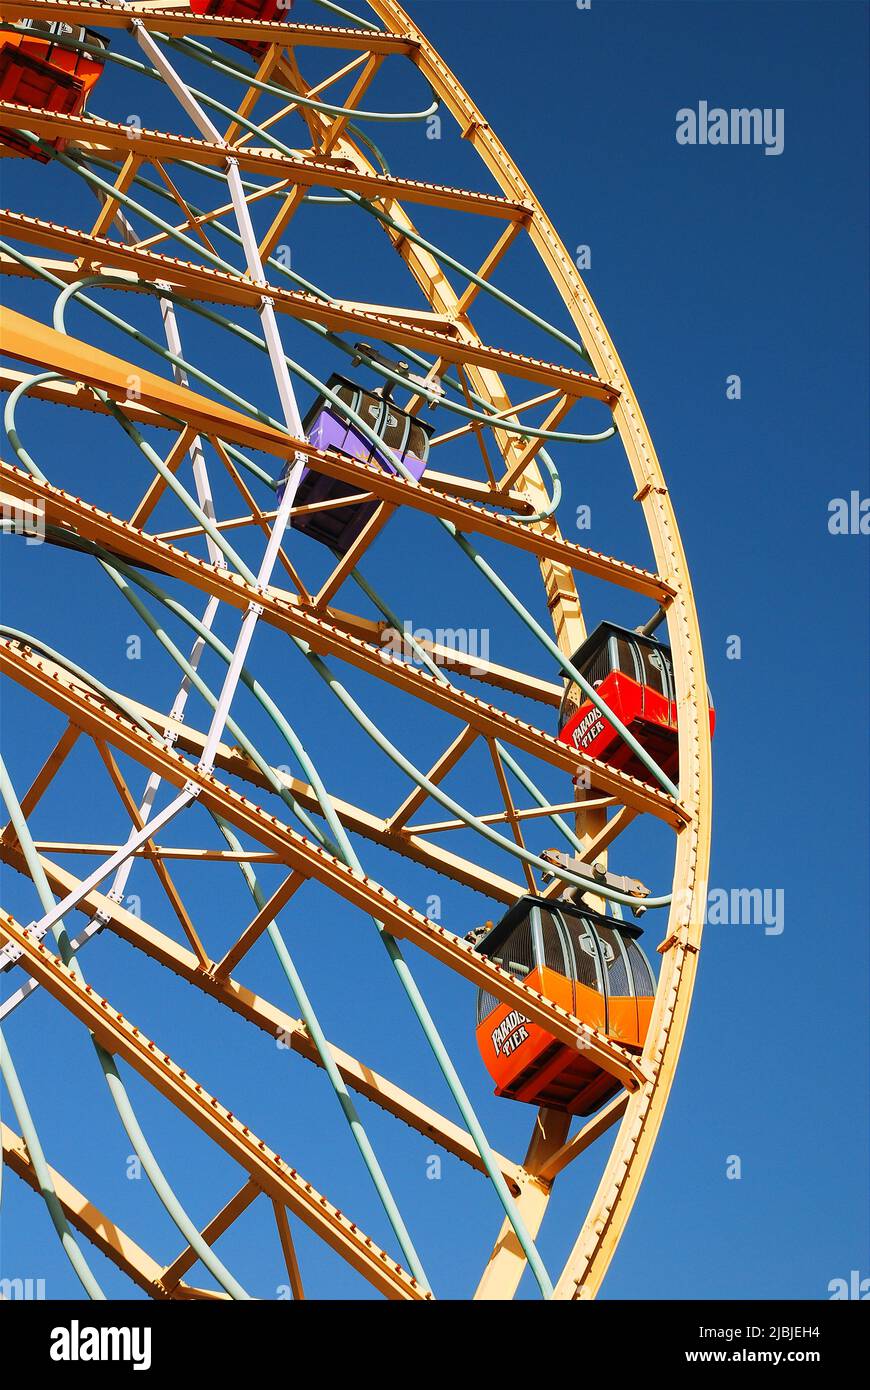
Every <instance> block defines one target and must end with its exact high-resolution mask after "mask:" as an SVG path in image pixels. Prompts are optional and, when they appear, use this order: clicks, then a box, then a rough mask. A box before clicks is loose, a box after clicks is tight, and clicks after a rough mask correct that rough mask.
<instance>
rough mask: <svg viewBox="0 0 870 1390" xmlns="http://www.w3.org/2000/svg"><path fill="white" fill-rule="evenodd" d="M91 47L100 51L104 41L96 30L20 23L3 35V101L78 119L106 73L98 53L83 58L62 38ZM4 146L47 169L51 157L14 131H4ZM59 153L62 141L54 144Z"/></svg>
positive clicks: (39, 22)
mask: <svg viewBox="0 0 870 1390" xmlns="http://www.w3.org/2000/svg"><path fill="white" fill-rule="evenodd" d="M61 38H63V39H71V40H73V41H74V42H76V43H84V42H87V43H89V44H93V45H94V46H96V47H97V48H99V49H105V48H106V47H107V44H106V41H105V39H104V38H102V37H101V35H100V34H96V33H94V31H93V30H92V29H84V28H82V27H81V26H80V25H76V24H63V23H62V22H61V21H59V20H48V19H22V20H21V22H20V23H19V24H16V26H15V28H14V29H12V30H7V31H5V32H3V33H0V98H2V100H3V101H14V102H18V103H19V105H21V106H38V107H40V108H42V109H43V110H45V111H63V112H65V113H66V114H68V115H72V116H80V115H81V113H82V112H83V111H84V109H85V106H86V104H87V100H88V96H89V94H90V91H91V88H92V87H93V86H94V85H95V83H96V82H97V80H98V78H99V76H100V73H101V72H102V71H103V67H104V65H105V60H104V58H103V57H102V55H101V54H100V53H83V52H81V51H80V50H79V49H76V48H68V47H66V46H65V45H63V44H60V43H58V42H57V40H58V39H61ZM0 143H2V144H4V145H7V146H9V148H10V149H13V150H17V151H18V152H19V153H20V154H26V155H29V156H30V158H31V159H38V160H39V161H40V163H41V164H46V163H47V162H48V160H49V159H50V157H51V156H50V155H47V154H45V153H44V151H43V150H41V149H40V148H39V146H38V145H35V144H33V143H32V142H31V141H30V140H25V139H24V137H23V136H21V135H19V134H17V132H16V131H14V130H8V129H3V130H2V131H0ZM50 143H51V144H52V145H53V147H54V148H55V149H57V150H60V149H63V147H64V144H65V142H64V141H63V140H54V141H52V142H50Z"/></svg>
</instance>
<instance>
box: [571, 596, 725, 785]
mask: <svg viewBox="0 0 870 1390" xmlns="http://www.w3.org/2000/svg"><path fill="white" fill-rule="evenodd" d="M571 664H572V666H574V667H576V669H577V670H578V671H579V673H580V675H581V676H583V677H584V679H585V680H586V681H587V682H588V683H589V685H591V686H592V687H593V689H594V690H595V692H596V693H597V694H598V695H600V696H601V699H602V700H603V701H604V703H605V704H606V705H607V706H608V708H609V709H611V710H612V711H613V713H614V714H615V715H616V717H617V718H618V719H620V720H621V721H622V723H623V724H624V725H625V726H626V728H627V729H628V730H629V731H630V732H631V733H632V734H633V735H634V737H635V738H636V739H637V741H638V743H639V744H640V745H641V746H642V747H643V748H644V749H645V751H646V752H647V753H649V755H650V757H651V758H654V759H655V761H656V762H657V763H658V765H659V767H660V768H661V770H662V772H664V773H665V774H666V775H667V776H668V777H670V778H671V780H672V781H675V780H676V779H677V775H678V771H679V753H678V748H677V703H676V699H677V697H676V688H675V686H674V673H673V666H672V663H671V649H670V647H669V646H667V644H666V643H664V642H659V641H657V640H656V638H655V637H648V636H646V635H645V634H643V633H640V632H632V631H631V630H630V629H629V628H626V627H618V626H617V625H616V623H601V624H600V625H599V626H598V627H597V628H596V629H595V631H594V632H593V633H592V634H591V635H590V636H589V637H587V639H586V641H585V642H584V643H583V645H582V646H581V647H579V648H578V650H577V651H576V652H575V653H574V655H573V657H572V658H571ZM715 723H716V715H715V711H714V710H713V708H712V705H711V708H710V733H711V734H712V733H713V729H714V727H715ZM559 739H560V740H561V742H562V743H567V744H568V745H569V747H571V748H577V749H579V750H580V752H582V753H589V754H590V755H591V756H592V757H593V758H598V759H599V760H600V761H601V762H604V763H607V764H608V765H609V766H610V767H615V768H618V769H619V770H621V771H623V772H628V773H630V775H631V776H632V777H637V778H639V779H640V780H641V781H642V782H650V781H651V774H650V773H649V772H648V770H647V769H646V768H645V767H644V766H643V764H642V763H641V761H640V759H639V758H638V757H637V756H636V755H635V754H634V753H633V752H632V751H631V749H630V748H629V747H628V745H627V743H625V741H624V739H623V738H622V737H621V736H620V734H618V733H617V731H616V729H615V728H614V727H613V725H612V724H611V723H610V721H609V720H608V719H607V718H606V716H605V715H603V714H602V713H601V711H600V710H599V709H598V707H597V705H594V704H593V703H592V701H591V700H589V699H587V698H586V696H585V695H584V694H583V692H582V690H580V689H579V687H578V686H577V685H576V684H575V683H574V682H573V681H569V682H568V685H567V687H566V689H565V693H564V695H563V697H562V705H561V709H560V710H559Z"/></svg>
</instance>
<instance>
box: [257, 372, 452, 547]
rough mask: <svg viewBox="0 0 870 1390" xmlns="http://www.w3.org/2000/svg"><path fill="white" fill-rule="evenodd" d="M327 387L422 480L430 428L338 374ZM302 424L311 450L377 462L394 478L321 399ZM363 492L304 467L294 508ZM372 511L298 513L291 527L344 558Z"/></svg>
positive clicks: (383, 459) (371, 507) (367, 506)
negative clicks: (320, 450)
mask: <svg viewBox="0 0 870 1390" xmlns="http://www.w3.org/2000/svg"><path fill="white" fill-rule="evenodd" d="M327 386H328V388H329V390H330V391H333V392H334V393H335V395H337V396H338V398H339V400H341V401H344V402H345V404H346V405H348V406H350V408H351V409H352V410H354V411H356V413H357V414H358V415H360V416H361V417H362V419H363V420H365V422H366V424H367V425H370V426H371V428H372V430H373V431H374V433H375V434H377V435H378V437H379V438H381V439H382V440H383V441H384V443H385V445H386V446H387V448H388V449H391V450H392V452H393V453H394V454H395V455H396V457H397V458H399V459H400V460H401V461H402V463H404V465H405V467H406V468H407V469H408V471H409V472H410V473H412V474H413V476H414V477H415V478H416V479H418V480H419V479H420V478H421V477H422V476H423V473H424V472H425V470H426V463H427V461H428V458H429V439H430V436H431V435H432V433H433V432H434V426H433V425H429V424H427V423H426V422H425V421H423V420H418V419H417V417H416V416H415V415H409V414H408V412H407V411H405V410H400V409H399V407H398V406H397V405H396V404H395V402H394V401H392V400H390V399H389V397H388V396H384V395H381V394H380V393H379V392H377V391H367V390H365V389H364V388H363V387H362V386H359V385H357V383H356V382H354V381H351V380H350V379H349V378H348V377H344V376H339V375H337V374H336V375H334V376H331V377H330V378H329V381H328V382H327ZM302 423H303V426H304V428H305V433H306V435H307V437H308V441H309V443H310V444H312V445H313V446H314V447H315V448H316V449H323V450H325V451H327V452H333V453H339V454H347V455H348V456H349V457H350V458H352V459H361V460H362V461H363V462H364V463H376V464H378V465H379V466H380V467H381V468H383V469H384V471H385V472H387V473H390V474H392V475H393V476H395V474H396V473H397V471H398V470H397V469H396V468H395V467H394V465H393V464H392V463H391V461H390V459H389V457H388V456H387V455H386V454H385V453H384V452H383V451H382V450H381V449H378V448H377V447H376V446H375V445H374V444H372V443H370V442H369V440H368V439H365V438H364V437H363V435H362V434H360V433H359V431H358V430H357V429H356V428H355V427H354V426H353V425H350V424H348V422H347V421H346V420H345V419H344V418H343V417H342V416H341V415H340V414H339V412H338V410H337V409H336V407H335V406H334V405H333V404H332V402H331V401H330V400H328V399H327V398H326V396H319V397H318V398H317V400H316V401H315V402H314V405H313V406H312V407H311V409H310V410H309V412H308V414H307V415H306V417H305V419H304V420H303V422H302ZM291 466H292V463H291V464H290V465H288V469H287V470H285V475H284V478H283V479H282V481H281V487H280V489H279V492H278V500H279V502H280V500H281V498H282V497H283V493H284V484H285V482H286V477H287V472H288V471H289V468H290V467H291ZM364 490H365V485H364V484H361V485H360V486H359V487H354V486H352V485H351V484H349V483H344V482H341V481H340V480H339V479H338V478H330V477H328V476H327V475H326V474H325V473H318V472H316V471H315V469H313V468H308V467H306V468H305V470H304V472H303V474H302V480H301V482H300V484H299V487H298V489H297V492H296V498H295V502H294V506H297V507H303V506H309V505H311V504H312V503H315V502H337V501H340V499H341V498H342V497H353V496H354V495H356V494H358V493H360V492H362V491H364ZM376 508H377V502H354V503H352V504H351V505H350V506H347V507H330V508H328V509H325V510H323V511H316V512H308V513H303V515H302V516H299V517H294V520H293V528H294V530H296V531H301V532H302V533H303V535H306V536H311V537H312V538H313V539H314V540H316V541H321V542H322V544H323V545H328V546H329V547H330V549H331V550H334V551H337V552H338V554H339V555H344V554H346V552H347V551H348V550H349V549H350V547H351V545H352V544H353V542H354V541H355V540H356V538H357V537H358V536H359V534H360V533H361V531H362V530H363V528H364V527H365V526H366V524H367V522H368V521H369V520H370V519H371V517H372V516H373V515H374V512H375V510H376Z"/></svg>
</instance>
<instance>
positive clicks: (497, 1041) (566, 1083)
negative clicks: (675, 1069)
mask: <svg viewBox="0 0 870 1390" xmlns="http://www.w3.org/2000/svg"><path fill="white" fill-rule="evenodd" d="M640 935H641V929H640V927H636V926H634V925H632V924H629V923H628V922H622V921H618V920H617V919H616V918H614V917H603V916H602V915H601V914H600V913H597V912H592V911H590V910H588V909H587V908H584V907H580V906H577V905H576V904H574V903H570V902H562V901H557V900H555V899H549V898H537V897H532V896H527V897H523V898H520V899H519V900H518V902H516V903H514V905H513V907H512V908H510V910H509V911H508V912H507V913H506V914H505V916H504V917H503V918H502V920H501V921H500V922H499V923H498V925H497V926H494V927H491V928H490V929H489V930H488V931H486V932H485V933H484V934H483V935H481V934H480V932H472V933H470V935H469V938H468V939H469V940H471V941H473V944H474V949H475V950H476V951H478V952H480V954H481V955H485V956H488V957H489V959H490V960H492V961H493V962H494V963H495V964H496V965H500V966H501V967H502V969H503V970H508V971H510V973H511V974H512V975H515V976H516V977H517V979H520V980H522V981H523V983H524V984H527V985H529V986H530V987H531V988H532V989H535V990H537V991H538V992H539V993H540V994H543V995H545V996H546V998H547V999H551V1000H552V1001H553V1003H554V1004H559V1005H560V1006H561V1007H562V1008H563V1009H566V1010H567V1011H568V1012H569V1013H572V1014H574V1015H575V1016H576V1017H577V1018H579V1019H581V1020H582V1022H584V1023H588V1024H590V1026H591V1027H593V1028H597V1029H598V1031H599V1032H601V1033H604V1034H606V1035H607V1037H609V1038H611V1039H612V1040H613V1041H614V1042H616V1043H619V1044H620V1046H622V1047H625V1048H628V1049H629V1050H630V1051H640V1049H641V1048H642V1047H643V1043H644V1039H645V1038H646V1033H647V1029H648V1028H649V1021H650V1016H651V1014H652V1006H653V998H654V995H655V979H654V977H653V973H652V970H651V968H650V965H649V962H648V960H647V958H646V956H645V955H644V953H643V951H642V950H641V948H640V946H639V945H638V944H637V938H638V937H639V936H640ZM477 1045H478V1047H479V1048H480V1054H481V1056H482V1058H483V1061H484V1064H485V1066H486V1068H487V1070H488V1072H489V1074H490V1076H491V1077H492V1079H493V1081H494V1082H495V1093H496V1095H497V1096H507V1097H508V1098H510V1099H511V1100H522V1101H527V1102H528V1103H529V1104H530V1105H546V1106H548V1107H549V1108H550V1109H551V1110H564V1111H567V1112H568V1114H570V1115H588V1114H590V1113H591V1112H592V1111H593V1110H597V1109H598V1108H599V1106H601V1105H603V1104H604V1102H605V1101H607V1100H609V1099H610V1098H611V1096H614V1095H616V1093H617V1091H618V1090H619V1087H620V1083H619V1081H617V1079H616V1078H615V1077H613V1076H611V1074H610V1073H609V1072H606V1071H602V1069H601V1067H599V1066H598V1065H597V1064H596V1063H595V1062H594V1061H593V1060H592V1059H591V1058H590V1057H589V1056H588V1055H587V1054H586V1053H584V1052H582V1051H580V1052H578V1050H577V1048H576V1047H569V1046H568V1045H567V1044H565V1043H561V1042H558V1041H557V1040H556V1039H555V1038H554V1037H552V1036H551V1034H549V1033H547V1032H546V1031H545V1029H543V1028H541V1027H540V1026H539V1025H538V1024H536V1023H532V1022H531V1020H530V1019H528V1018H526V1017H525V1015H524V1014H522V1013H521V1012H520V1011H519V1010H518V1009H516V1008H514V1006H513V1005H512V1004H505V1003H503V1002H502V1001H501V1000H500V999H498V998H496V996H495V995H493V994H487V993H485V992H484V991H483V990H481V991H480V992H479V993H478V1001H477Z"/></svg>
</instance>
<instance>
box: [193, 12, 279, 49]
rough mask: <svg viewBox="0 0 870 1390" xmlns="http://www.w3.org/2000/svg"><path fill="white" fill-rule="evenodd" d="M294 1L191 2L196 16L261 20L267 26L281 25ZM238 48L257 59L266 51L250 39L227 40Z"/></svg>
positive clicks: (264, 47) (264, 46)
mask: <svg viewBox="0 0 870 1390" xmlns="http://www.w3.org/2000/svg"><path fill="white" fill-rule="evenodd" d="M292 4H293V0H190V8H191V9H192V10H193V12H194V14H210V15H215V16H217V18H219V19H259V20H262V21H263V22H264V23H265V24H280V23H281V21H282V20H284V19H286V18H287V16H288V14H289V13H290V9H291V7H292ZM227 43H231V44H233V45H234V47H236V48H243V49H244V50H245V52H246V53H250V54H252V55H253V56H254V57H255V58H258V57H260V56H261V55H262V54H263V53H265V51H266V47H267V45H266V44H264V43H252V42H251V41H250V39H247V40H245V39H227Z"/></svg>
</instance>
